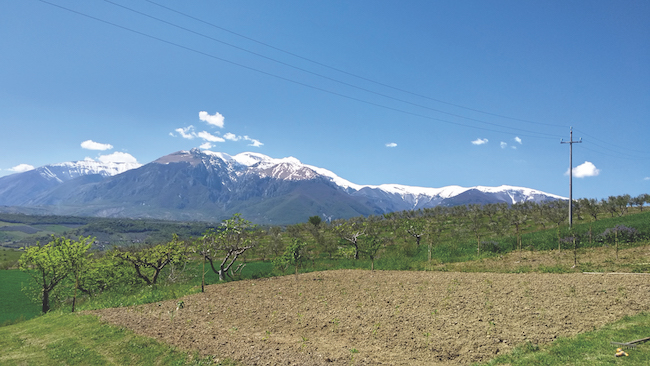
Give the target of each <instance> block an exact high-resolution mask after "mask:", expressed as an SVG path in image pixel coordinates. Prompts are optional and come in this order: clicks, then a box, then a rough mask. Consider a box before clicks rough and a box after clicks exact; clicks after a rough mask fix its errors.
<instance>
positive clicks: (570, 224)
mask: <svg viewBox="0 0 650 366" xmlns="http://www.w3.org/2000/svg"><path fill="white" fill-rule="evenodd" d="M560 143H561V144H569V229H570V228H571V226H573V144H579V143H582V138H580V140H579V141H573V127H571V130H570V134H569V141H563V140H560Z"/></svg>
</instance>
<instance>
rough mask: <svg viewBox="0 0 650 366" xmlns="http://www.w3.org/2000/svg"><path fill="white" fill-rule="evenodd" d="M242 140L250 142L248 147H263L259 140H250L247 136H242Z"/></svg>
mask: <svg viewBox="0 0 650 366" xmlns="http://www.w3.org/2000/svg"><path fill="white" fill-rule="evenodd" d="M244 140H246V141H250V142H251V143H250V144H248V146H254V147H260V146H262V145H264V144H263V143H261V142H260V141H259V140H256V139H252V138H250V137H248V136H244Z"/></svg>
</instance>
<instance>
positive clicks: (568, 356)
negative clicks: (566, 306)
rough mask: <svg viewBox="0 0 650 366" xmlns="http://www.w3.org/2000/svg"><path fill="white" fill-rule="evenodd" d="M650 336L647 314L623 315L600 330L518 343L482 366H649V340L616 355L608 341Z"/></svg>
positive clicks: (626, 340) (624, 340) (649, 317)
mask: <svg viewBox="0 0 650 366" xmlns="http://www.w3.org/2000/svg"><path fill="white" fill-rule="evenodd" d="M648 336H650V314H648V313H641V314H638V315H635V316H631V317H625V318H623V319H621V320H619V321H617V322H615V323H612V324H608V325H606V326H604V327H602V328H601V329H598V330H594V331H590V332H586V333H582V334H579V335H577V336H575V337H570V338H558V339H557V340H556V341H555V342H553V343H551V344H549V345H544V346H537V345H534V344H531V343H527V344H524V345H521V346H519V347H517V348H515V350H514V351H513V352H511V353H509V354H506V355H502V356H498V357H497V358H495V359H493V360H491V361H490V362H487V363H485V364H482V365H489V366H495V365H511V366H517V365H522V366H523V365H585V366H587V365H590V366H591V365H650V343H649V344H641V345H639V346H638V347H637V348H636V349H627V350H626V351H627V353H628V354H629V357H619V358H617V357H615V356H614V354H615V353H616V348H618V347H619V346H614V345H612V344H610V342H629V341H632V340H635V339H641V338H646V337H648Z"/></svg>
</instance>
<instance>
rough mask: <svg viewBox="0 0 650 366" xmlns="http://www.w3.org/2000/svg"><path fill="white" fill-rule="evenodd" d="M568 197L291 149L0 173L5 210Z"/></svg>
mask: <svg viewBox="0 0 650 366" xmlns="http://www.w3.org/2000/svg"><path fill="white" fill-rule="evenodd" d="M558 199H566V198H565V197H561V196H557V195H553V194H549V193H545V192H541V191H538V190H535V189H531V188H523V187H513V186H506V185H503V186H500V187H483V186H477V187H469V188H466V187H460V186H447V187H443V188H426V187H412V186H405V185H398V184H382V185H377V186H372V185H359V184H354V183H351V182H349V181H347V180H345V179H343V178H341V177H338V176H337V175H336V174H334V173H333V172H331V171H329V170H327V169H323V168H319V167H315V166H311V165H306V164H302V163H301V162H300V161H299V160H298V159H296V158H293V157H288V158H282V159H275V158H271V157H268V156H266V155H263V154H259V153H252V152H245V153H240V154H237V155H234V156H231V155H228V154H225V153H218V152H212V151H208V150H199V149H192V150H190V151H178V152H175V153H172V154H169V155H166V156H163V157H161V158H159V159H157V160H155V161H153V162H151V163H149V164H145V165H140V164H129V163H102V162H98V161H94V160H92V159H87V160H83V161H78V162H68V163H61V164H52V165H47V166H43V167H39V168H36V169H34V170H31V171H27V172H23V173H16V174H12V175H9V176H5V177H0V206H6V207H4V210H5V211H6V210H14V211H18V212H30V213H41V214H55V215H78V216H100V217H130V218H158V219H170V220H183V221H191V220H202V221H220V220H222V219H224V218H227V217H229V216H231V215H232V214H233V213H241V214H242V216H243V217H245V218H246V219H248V220H250V221H253V222H255V223H258V224H276V225H282V224H292V223H296V222H304V221H306V220H307V218H308V217H310V216H314V215H318V216H321V217H322V218H324V219H325V220H329V219H337V218H349V217H354V216H360V215H364V216H367V215H377V214H383V213H388V212H393V211H402V210H412V209H421V208H430V207H435V206H438V205H443V206H456V205H465V204H488V203H500V202H505V203H508V204H512V203H516V202H523V201H534V202H542V201H548V200H558Z"/></svg>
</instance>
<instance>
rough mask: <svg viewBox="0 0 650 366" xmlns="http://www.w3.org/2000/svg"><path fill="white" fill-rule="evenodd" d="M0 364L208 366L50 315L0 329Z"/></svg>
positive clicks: (87, 320)
mask: <svg viewBox="0 0 650 366" xmlns="http://www.w3.org/2000/svg"><path fill="white" fill-rule="evenodd" d="M0 364H2V365H25V364H28V365H54V364H64V365H210V364H213V360H212V359H211V358H201V357H199V356H197V354H195V353H187V352H183V351H181V350H177V349H174V348H173V347H169V346H166V345H164V344H160V343H158V342H156V341H154V340H152V339H150V338H146V337H140V336H137V335H135V334H133V332H131V331H129V330H126V329H124V328H116V327H111V326H108V325H105V324H102V323H100V322H99V321H98V320H97V318H96V317H94V316H90V315H72V314H63V313H61V312H52V313H48V314H46V315H44V316H41V317H39V318H36V319H32V320H30V321H26V322H22V323H19V324H14V325H10V326H6V327H1V328H0Z"/></svg>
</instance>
